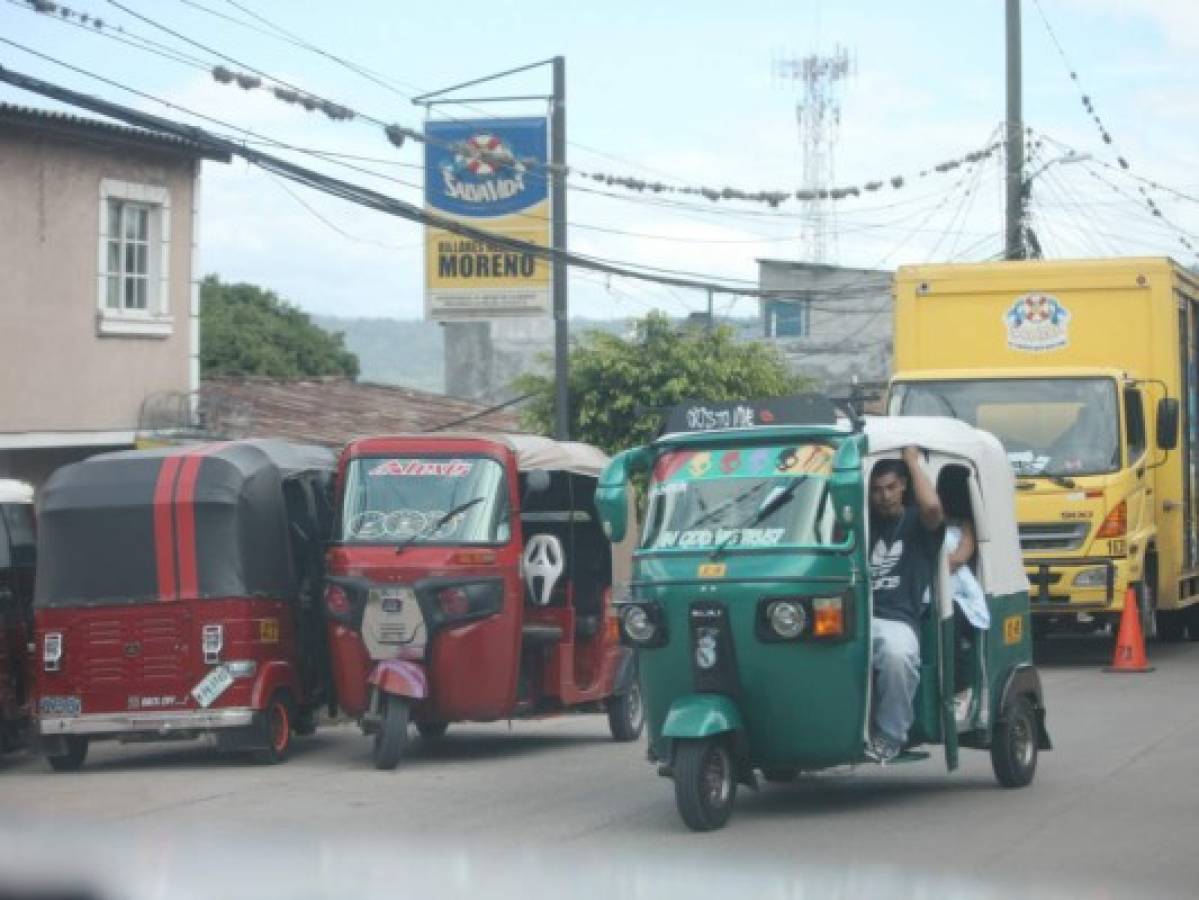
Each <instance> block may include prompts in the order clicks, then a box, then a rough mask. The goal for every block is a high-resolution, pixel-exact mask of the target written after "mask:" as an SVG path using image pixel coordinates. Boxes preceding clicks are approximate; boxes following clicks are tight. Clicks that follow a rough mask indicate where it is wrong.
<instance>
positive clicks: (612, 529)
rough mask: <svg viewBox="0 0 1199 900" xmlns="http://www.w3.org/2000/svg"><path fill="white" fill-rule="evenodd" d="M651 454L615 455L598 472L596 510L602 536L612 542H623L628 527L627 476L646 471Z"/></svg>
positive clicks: (642, 451) (644, 450) (646, 451)
mask: <svg viewBox="0 0 1199 900" xmlns="http://www.w3.org/2000/svg"><path fill="white" fill-rule="evenodd" d="M651 459H652V455H651V453H650V451H649V449H648V448H647V447H634V448H633V449H631V450H625V451H624V452H623V453H618V454H616V456H614V457H613V458H612V461H611V462H609V463H608V465H607V467H606V468H605V469H604V471H603V472H601V473H600V478H599V486H598V487H597V488H596V490H595V508H596V510H597V511H598V512H599V517H600V522H601V524H602V525H603V527H604V536H605V537H607V538H608V540H610V541H611V542H612V543H614V544H618V543H620V542H621V541H623V540H624V536H625V532H626V531H627V530H628V527H629V504H628V489H629V476H630V475H631V474H632V473H634V472H647V471H649V468H650V461H651Z"/></svg>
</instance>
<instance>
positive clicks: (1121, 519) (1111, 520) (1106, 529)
mask: <svg viewBox="0 0 1199 900" xmlns="http://www.w3.org/2000/svg"><path fill="white" fill-rule="evenodd" d="M1127 531H1128V502H1127V501H1126V500H1121V501H1120V502H1119V503H1117V504H1116V506H1115V509H1113V510H1112V511H1111V512H1109V513H1108V514H1107V518H1106V519H1104V520H1103V524H1102V525H1100V526H1099V533H1098V534H1096V535H1095V537H1099V538H1118V537H1124V534H1125V532H1127Z"/></svg>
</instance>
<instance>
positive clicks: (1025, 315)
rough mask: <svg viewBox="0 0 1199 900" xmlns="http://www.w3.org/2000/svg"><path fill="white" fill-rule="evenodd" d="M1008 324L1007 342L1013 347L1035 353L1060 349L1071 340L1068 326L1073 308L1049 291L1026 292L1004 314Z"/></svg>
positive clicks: (1004, 319) (1004, 320) (1006, 324)
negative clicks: (1067, 306)
mask: <svg viewBox="0 0 1199 900" xmlns="http://www.w3.org/2000/svg"><path fill="white" fill-rule="evenodd" d="M1003 322H1004V325H1005V326H1006V327H1007V345H1008V346H1009V347H1011V348H1012V349H1013V350H1028V351H1030V352H1033V353H1036V352H1040V351H1043V350H1058V349H1060V348H1062V347H1065V346H1066V344H1068V343H1069V338H1068V335H1067V334H1066V326H1067V325H1069V323H1070V311H1069V310H1068V309H1066V307H1064V306H1062V303H1061V301H1060V300H1058V299H1057V297H1053V296H1050V295H1049V294H1025V295H1024V296H1022V297H1017V298H1016V302H1015V303H1013V304H1012V305H1011V308H1009V309H1008V311H1007V312H1005V313H1004V314H1003Z"/></svg>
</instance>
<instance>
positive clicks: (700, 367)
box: [514, 313, 804, 453]
mask: <svg viewBox="0 0 1199 900" xmlns="http://www.w3.org/2000/svg"><path fill="white" fill-rule="evenodd" d="M568 383H569V392H570V430H571V436H572V437H573V438H575V439H576V440H580V441H586V442H588V443H591V444H595V445H597V446H599V447H602V448H603V449H604V450H606V451H607V452H609V453H614V452H616V451H618V450H623V449H625V448H626V447H631V446H634V445H637V444H644V443H647V442H648V441H650V440H652V439H653V437H654V435H655V434H656V433H657V429H658V426H659V424H660V418H659V417H658V416H656V415H652V414H647V413H644V412H642V413H638V412H637V408H638V406H639V405H640V406H641V407H642V408H644V407H667V406H671V405H673V404H676V403H681V402H683V401H684V400H689V399H702V400H711V401H720V400H736V399H738V398H743V397H776V396H781V395H784V394H789V393H794V392H795V391H797V390H801V389H802V388H803V385H804V382H803V379H801V378H799V377H798V376H795V375H792V374H791V373H790V372H789V371H788V369H787V366H786V363H785V362H784V361H783V358H782V357H781V356H780V355H779V353H778V352H777V351H776V350H775V348H774V347H772V346H769V345H766V344H755V343H738V342H736V341H735V340H734V339H733V330H732V329H731V328H725V327H721V328H716V329H713V330H712V331H704V330H702V329H697V328H685V329H682V330H680V329H679V328H677V327H676V326H675V325H674V324H673V323H672V322H671V321H670V319H669V318H668V317H667V316H665V315H664V314H662V313H650V314H649V316H647V317H646V318H645V319H642V320H639V321H638V322H636V323H635V333H634V335H633V337H631V338H627V339H626V338H621V337H617V336H616V335H611V334H605V333H602V332H597V331H591V332H587V333H585V334H584V335H583V336H582V337H581V338H580V339H579V341H578V343H577V345H576V346H575V347H573V348H572V349H571V351H570V376H569V379H568ZM514 387H515V388H516V389H517V390H518V391H519V392H520V393H527V394H531V395H532V396H531V398H530V401H529V403H528V404H526V406H525V408H524V412H523V414H522V415H523V418H524V425H525V427H526V428H531V429H533V430H536V431H540V432H542V433H544V434H550V433H551V432H552V431H553V421H554V418H553V414H554V381H553V378H552V377H548V376H545V375H538V374H531V373H526V374H524V375H521V376H520V377H519V378H517V379H516V381H515V383H514Z"/></svg>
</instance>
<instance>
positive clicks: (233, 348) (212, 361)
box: [200, 275, 358, 378]
mask: <svg viewBox="0 0 1199 900" xmlns="http://www.w3.org/2000/svg"><path fill="white" fill-rule="evenodd" d="M344 342H345V338H344V335H342V334H341V333H340V332H337V333H330V332H328V331H324V330H323V329H321V328H318V327H317V326H316V325H314V324H313V323H312V320H311V319H310V318H309V317H308V314H307V313H305V312H302V311H301V310H300V309H299V308H297V307H295V306H293V305H292V304H290V303H288V302H286V301H285V300H281V299H280V298H279V297H278V296H277V295H276V294H275V293H274V292H273V291H268V290H264V289H262V288H260V287H257V286H256V285H252V284H223V283H222V282H221V281H220V279H218V278H217V277H216V276H215V275H209V276H207V277H206V278H205V279H204V281H203V282H202V283H201V285H200V370H201V373H202V374H203V375H204V376H207V377H212V376H219V375H269V376H273V377H276V378H299V377H304V376H314V375H348V376H351V377H354V376H357V374H358V357H357V356H355V355H354V354H353V353H351V352H350V351H349V350H347V349H346V348H345V343H344Z"/></svg>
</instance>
